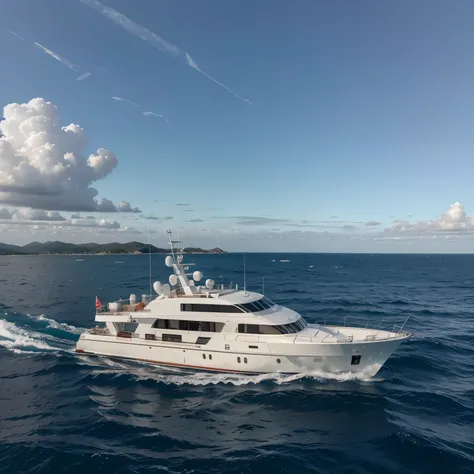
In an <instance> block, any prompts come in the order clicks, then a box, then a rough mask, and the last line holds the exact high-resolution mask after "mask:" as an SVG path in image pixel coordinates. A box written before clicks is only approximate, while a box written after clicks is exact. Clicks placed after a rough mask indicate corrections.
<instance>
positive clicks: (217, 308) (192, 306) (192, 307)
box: [181, 303, 242, 313]
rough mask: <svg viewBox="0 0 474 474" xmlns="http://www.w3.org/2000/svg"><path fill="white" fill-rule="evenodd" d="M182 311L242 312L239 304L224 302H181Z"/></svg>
mask: <svg viewBox="0 0 474 474" xmlns="http://www.w3.org/2000/svg"><path fill="white" fill-rule="evenodd" d="M181 311H193V312H200V313H242V310H241V309H239V308H238V307H237V306H233V305H224V304H203V303H181Z"/></svg>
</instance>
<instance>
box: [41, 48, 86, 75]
mask: <svg viewBox="0 0 474 474" xmlns="http://www.w3.org/2000/svg"><path fill="white" fill-rule="evenodd" d="M35 45H36V46H38V48H40V49H41V50H42V51H43V53H45V54H47V55H48V56H51V57H53V58H54V59H56V61H59V62H60V63H62V64H64V65H65V66H67V67H68V68H69V69H72V70H73V71H78V70H79V69H80V67H79V66H77V65H76V64H74V63H72V62H71V61H69V60H68V59H66V58H63V57H62V56H60V55H59V54H57V53H55V52H54V51H51V50H50V49H48V48H46V47H44V46H43V45H42V44H39V43H36V42H35Z"/></svg>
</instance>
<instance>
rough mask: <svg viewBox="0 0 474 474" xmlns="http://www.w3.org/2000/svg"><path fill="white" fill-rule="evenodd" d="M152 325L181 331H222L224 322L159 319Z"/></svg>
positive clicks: (157, 327) (156, 327)
mask: <svg viewBox="0 0 474 474" xmlns="http://www.w3.org/2000/svg"><path fill="white" fill-rule="evenodd" d="M152 327H153V328H155V329H179V330H180V331H203V332H221V331H222V328H223V327H224V323H215V322H213V321H186V320H178V319H157V320H156V321H155V322H154V323H153V326H152Z"/></svg>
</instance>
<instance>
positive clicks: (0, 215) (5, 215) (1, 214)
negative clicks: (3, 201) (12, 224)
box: [0, 207, 12, 219]
mask: <svg viewBox="0 0 474 474" xmlns="http://www.w3.org/2000/svg"><path fill="white" fill-rule="evenodd" d="M11 218H12V214H11V212H10V211H9V210H8V209H7V208H5V207H2V208H1V209H0V219H11Z"/></svg>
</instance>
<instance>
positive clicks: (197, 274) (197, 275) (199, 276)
mask: <svg viewBox="0 0 474 474" xmlns="http://www.w3.org/2000/svg"><path fill="white" fill-rule="evenodd" d="M193 280H194V281H201V280H202V272H200V271H199V270H196V271H195V272H194V273H193Z"/></svg>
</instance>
